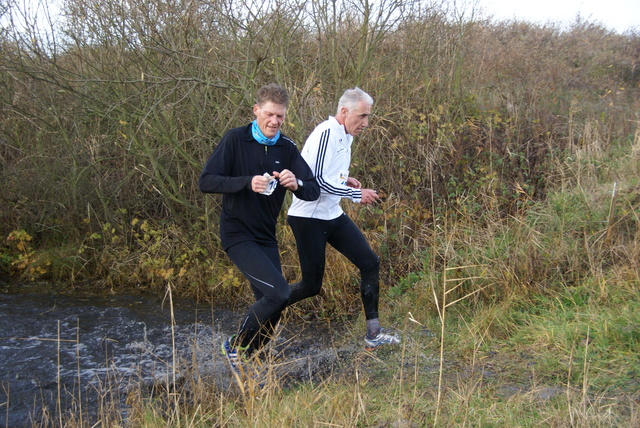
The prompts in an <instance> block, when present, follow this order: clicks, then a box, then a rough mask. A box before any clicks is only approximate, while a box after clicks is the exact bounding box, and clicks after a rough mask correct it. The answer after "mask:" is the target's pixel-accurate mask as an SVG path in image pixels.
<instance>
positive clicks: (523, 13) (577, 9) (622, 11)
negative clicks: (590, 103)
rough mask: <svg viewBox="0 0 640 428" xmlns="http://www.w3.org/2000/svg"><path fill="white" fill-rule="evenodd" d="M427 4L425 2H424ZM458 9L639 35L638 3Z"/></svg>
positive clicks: (615, 0)
mask: <svg viewBox="0 0 640 428" xmlns="http://www.w3.org/2000/svg"><path fill="white" fill-rule="evenodd" d="M427 1H428V0H427ZM449 1H450V4H456V5H458V7H460V6H471V5H474V4H475V5H476V6H477V7H479V8H480V9H481V10H482V12H483V15H484V16H493V17H494V18H495V20H498V21H500V20H506V19H513V18H515V19H518V20H525V21H531V22H534V23H540V24H545V23H553V24H560V25H564V24H570V23H572V22H575V20H576V17H577V16H578V15H579V16H580V17H581V18H582V19H583V20H585V21H588V22H598V23H600V24H602V25H604V26H605V27H607V28H610V29H612V30H615V31H618V32H620V33H624V32H625V31H627V30H629V29H636V30H637V31H640V0H449ZM18 2H19V3H20V4H24V5H27V7H28V8H30V9H31V13H33V12H35V11H36V10H37V11H38V14H39V15H42V9H43V8H49V9H50V10H51V11H53V10H56V9H57V7H56V5H57V4H60V3H61V0H18Z"/></svg>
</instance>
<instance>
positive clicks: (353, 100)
mask: <svg viewBox="0 0 640 428" xmlns="http://www.w3.org/2000/svg"><path fill="white" fill-rule="evenodd" d="M360 102H365V103H367V104H369V105H370V106H372V105H373V98H371V95H369V94H367V93H366V92H365V91H363V90H362V89H360V88H358V87H357V86H356V87H355V88H352V89H347V90H346V91H344V94H342V96H341V97H340V100H339V101H338V111H337V112H338V113H340V110H341V109H342V107H346V109H347V110H353V109H354V108H356V107H357V106H358V104H359V103H360Z"/></svg>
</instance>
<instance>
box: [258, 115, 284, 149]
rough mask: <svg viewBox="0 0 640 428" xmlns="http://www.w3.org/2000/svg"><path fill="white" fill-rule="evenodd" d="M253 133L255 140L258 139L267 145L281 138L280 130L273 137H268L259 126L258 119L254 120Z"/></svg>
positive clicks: (271, 144)
mask: <svg viewBox="0 0 640 428" xmlns="http://www.w3.org/2000/svg"><path fill="white" fill-rule="evenodd" d="M251 135H253V138H254V140H256V141H257V142H258V143H260V144H264V145H265V146H273V145H274V144H275V143H276V141H278V138H280V131H278V133H277V134H276V135H275V137H273V138H267V137H266V136H265V135H264V134H263V133H262V130H261V129H260V127H259V126H258V121H257V120H254V121H253V123H252V125H251Z"/></svg>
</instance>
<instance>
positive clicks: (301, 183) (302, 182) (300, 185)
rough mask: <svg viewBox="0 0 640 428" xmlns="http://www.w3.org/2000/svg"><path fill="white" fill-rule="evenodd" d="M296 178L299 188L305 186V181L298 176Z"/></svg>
mask: <svg viewBox="0 0 640 428" xmlns="http://www.w3.org/2000/svg"><path fill="white" fill-rule="evenodd" d="M296 180H297V181H298V189H300V188H301V187H304V181H302V180H300V179H299V178H296Z"/></svg>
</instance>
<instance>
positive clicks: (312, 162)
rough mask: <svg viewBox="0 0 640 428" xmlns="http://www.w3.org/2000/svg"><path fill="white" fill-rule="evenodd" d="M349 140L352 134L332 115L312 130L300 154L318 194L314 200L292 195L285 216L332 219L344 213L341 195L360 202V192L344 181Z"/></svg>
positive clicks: (349, 152)
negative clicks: (313, 178)
mask: <svg viewBox="0 0 640 428" xmlns="http://www.w3.org/2000/svg"><path fill="white" fill-rule="evenodd" d="M352 141H353V136H352V135H349V134H347V132H346V130H345V128H344V126H343V125H340V124H339V123H338V121H337V120H336V118H335V117H333V116H329V119H327V120H325V121H324V122H322V123H321V124H319V125H318V126H317V127H316V129H314V130H313V132H312V133H311V135H309V138H307V141H306V142H305V144H304V147H303V148H302V151H301V152H300V154H301V155H302V157H303V158H304V160H305V161H307V163H308V164H309V167H310V168H311V170H312V171H313V175H314V176H315V178H316V180H317V181H318V184H319V185H320V197H319V198H318V199H317V200H315V201H303V200H301V199H299V198H297V197H296V196H295V195H294V196H293V202H292V204H291V207H290V208H289V211H288V212H287V214H288V215H290V216H294V217H307V218H316V219H320V220H333V219H334V218H338V217H340V216H341V215H342V214H343V212H344V211H342V208H341V207H340V200H341V199H342V198H346V199H350V200H351V201H353V202H356V203H360V201H361V200H362V191H361V190H360V189H354V188H352V187H349V186H347V184H346V183H347V178H349V166H350V164H351V143H352Z"/></svg>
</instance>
